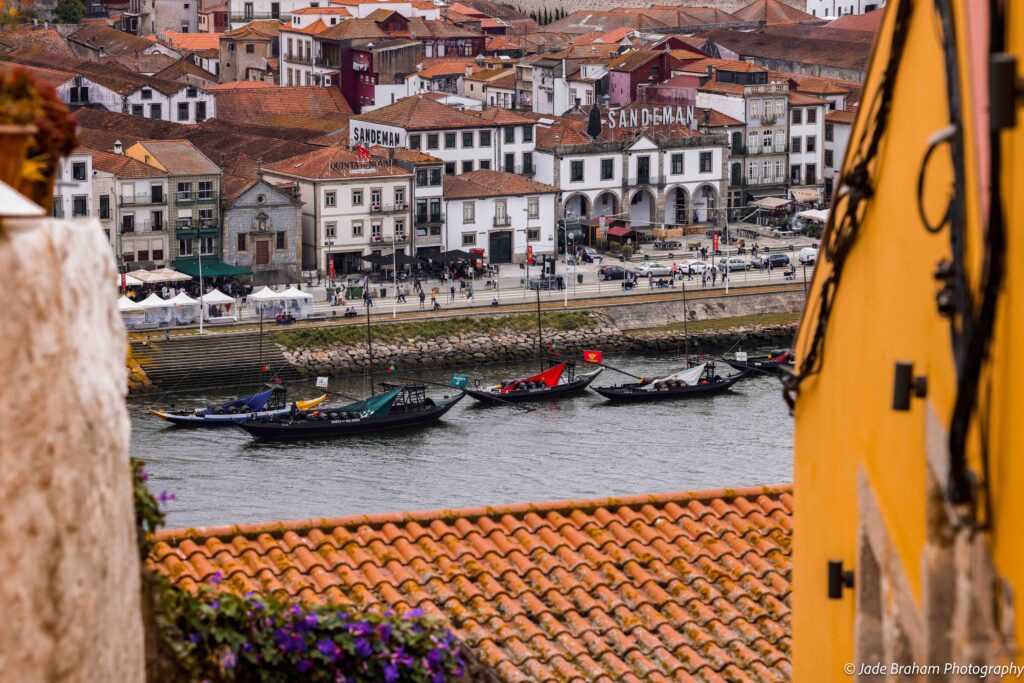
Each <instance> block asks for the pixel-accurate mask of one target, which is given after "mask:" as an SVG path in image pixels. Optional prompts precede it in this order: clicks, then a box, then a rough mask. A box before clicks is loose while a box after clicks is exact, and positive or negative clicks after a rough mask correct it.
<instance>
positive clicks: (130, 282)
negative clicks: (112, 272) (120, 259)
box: [117, 273, 142, 287]
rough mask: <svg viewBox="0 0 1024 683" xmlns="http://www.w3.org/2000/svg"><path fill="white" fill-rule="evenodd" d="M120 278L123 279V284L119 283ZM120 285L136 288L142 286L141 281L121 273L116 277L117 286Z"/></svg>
mask: <svg viewBox="0 0 1024 683" xmlns="http://www.w3.org/2000/svg"><path fill="white" fill-rule="evenodd" d="M121 278H124V282H123V283H122V282H121ZM122 284H123V285H124V286H125V287H138V286H139V285H141V284H142V280H140V279H139V278H137V277H132V276H131V275H129V274H128V273H121V274H119V275H118V276H117V286H118V287H120V286H122Z"/></svg>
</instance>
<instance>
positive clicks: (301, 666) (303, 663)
mask: <svg viewBox="0 0 1024 683" xmlns="http://www.w3.org/2000/svg"><path fill="white" fill-rule="evenodd" d="M295 669H296V670H297V671H298V672H299V673H300V674H304V673H306V672H307V671H312V670H313V661H312V660H310V659H300V660H299V662H298V664H296V665H295Z"/></svg>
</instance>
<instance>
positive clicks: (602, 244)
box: [594, 237, 608, 251]
mask: <svg viewBox="0 0 1024 683" xmlns="http://www.w3.org/2000/svg"><path fill="white" fill-rule="evenodd" d="M594 248H595V249H597V250H598V251H608V240H607V239H605V238H604V237H598V238H597V239H596V240H595V241H594Z"/></svg>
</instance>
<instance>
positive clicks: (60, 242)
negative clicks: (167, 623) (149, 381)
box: [0, 219, 145, 683]
mask: <svg viewBox="0 0 1024 683" xmlns="http://www.w3.org/2000/svg"><path fill="white" fill-rule="evenodd" d="M115 285H116V272H115V268H114V259H113V255H112V253H111V250H110V246H109V244H108V242H107V240H106V238H105V237H104V235H103V230H102V229H101V228H100V225H99V223H98V222H97V221H96V220H95V219H94V220H89V221H82V220H79V221H62V220H54V219H39V220H31V221H27V220H22V221H19V222H17V223H15V222H14V221H10V220H8V221H4V222H2V223H0V296H2V301H3V305H2V312H0V576H2V577H3V580H0V678H2V679H3V680H10V681H18V682H19V683H33V682H35V681H61V682H62V683H65V682H67V683H71V682H74V683H77V682H80V681H81V682H86V681H96V682H97V683H100V682H103V683H106V682H108V681H118V682H123V683H132V682H135V681H143V680H144V677H145V673H144V651H143V629H142V619H141V612H140V599H139V581H140V579H139V553H138V549H137V545H136V533H135V517H134V510H133V505H132V487H131V472H130V468H129V463H128V437H129V425H128V414H127V411H126V409H125V403H124V399H125V391H126V376H125V375H126V371H125V348H126V347H125V344H126V339H125V331H124V327H123V326H122V324H121V321H120V320H119V316H118V313H117V310H116V305H115V301H116V298H117V293H116V286H115Z"/></svg>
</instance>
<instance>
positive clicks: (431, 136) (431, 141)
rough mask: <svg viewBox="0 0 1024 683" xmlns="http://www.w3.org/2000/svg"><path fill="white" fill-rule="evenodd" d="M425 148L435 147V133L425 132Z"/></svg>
mask: <svg viewBox="0 0 1024 683" xmlns="http://www.w3.org/2000/svg"><path fill="white" fill-rule="evenodd" d="M427 149H437V133H427Z"/></svg>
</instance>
